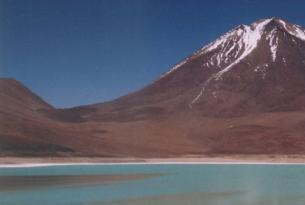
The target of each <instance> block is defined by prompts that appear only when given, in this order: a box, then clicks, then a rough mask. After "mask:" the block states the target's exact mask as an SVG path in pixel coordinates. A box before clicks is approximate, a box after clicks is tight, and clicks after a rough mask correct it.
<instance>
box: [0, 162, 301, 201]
mask: <svg viewBox="0 0 305 205" xmlns="http://www.w3.org/2000/svg"><path fill="white" fill-rule="evenodd" d="M0 204H1V205H161V204H162V205H304V204H305V166H303V165H203V164H201V165H199V164H198V165H70V166H50V167H29V168H0Z"/></svg>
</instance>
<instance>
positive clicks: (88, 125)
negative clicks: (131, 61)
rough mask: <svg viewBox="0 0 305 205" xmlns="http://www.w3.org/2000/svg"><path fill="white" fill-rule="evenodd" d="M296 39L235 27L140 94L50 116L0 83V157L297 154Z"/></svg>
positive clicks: (301, 144)
mask: <svg viewBox="0 0 305 205" xmlns="http://www.w3.org/2000/svg"><path fill="white" fill-rule="evenodd" d="M304 114H305V30H304V29H303V28H302V27H300V26H298V25H294V24H291V23H288V22H286V21H283V20H281V19H278V18H271V19H263V20H259V21H257V22H255V23H253V24H251V25H249V26H248V25H241V26H238V27H236V28H234V29H232V30H231V31H229V32H228V33H226V34H224V35H223V36H221V37H220V38H218V39H216V40H215V41H214V42H212V43H210V44H208V45H206V46H204V47H202V48H201V49H199V50H198V51H196V52H195V53H193V54H191V55H190V56H188V57H187V58H186V59H184V60H183V61H181V62H180V63H179V64H177V65H176V66H174V67H173V68H172V69H170V70H169V71H168V72H167V73H164V74H163V75H162V76H161V77H160V78H159V79H157V80H155V81H154V82H153V83H151V84H150V85H148V86H146V87H144V88H143V89H141V90H139V91H137V92H134V93H131V94H128V95H126V96H123V97H120V98H118V99H116V100H114V101H111V102H105V103H98V104H94V105H86V106H79V107H74V108H70V109H56V108H54V107H52V106H51V105H49V104H48V103H46V102H45V101H43V100H42V99H41V98H40V97H38V96H37V95H35V94H34V93H32V92H31V91H30V90H29V89H27V88H26V87H25V86H24V85H22V84H21V83H19V82H17V81H16V80H13V79H1V80H0V122H1V123H0V141H1V144H0V154H1V155H2V156H99V157H179V156H185V155H211V154H223V155H230V154H305V115H304Z"/></svg>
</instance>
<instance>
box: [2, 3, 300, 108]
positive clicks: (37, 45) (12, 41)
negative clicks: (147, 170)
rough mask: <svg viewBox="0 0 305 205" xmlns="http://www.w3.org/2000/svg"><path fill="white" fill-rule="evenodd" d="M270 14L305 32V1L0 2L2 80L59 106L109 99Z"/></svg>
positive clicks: (141, 84) (144, 82)
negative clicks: (20, 84)
mask: <svg viewBox="0 0 305 205" xmlns="http://www.w3.org/2000/svg"><path fill="white" fill-rule="evenodd" d="M273 16H276V17H280V18H283V19H286V20H288V21H290V22H292V23H296V24H299V25H302V26H305V1H302V0H299V1H298V0H295V1H291V0H290V1H288V0H287V1H283V0H282V1H281V0H270V1H266V0H264V1H263V0H231V1H229V0H218V1H217V0H211V1H203V0H202V1H199V0H175V1H174V0H107V1H103V0H27V1H23V0H0V76H1V77H13V78H15V79H17V80H19V81H21V82H23V83H24V84H25V85H27V86H28V87H29V88H30V89H31V90H33V91H34V92H35V93H37V94H38V95H39V96H41V97H42V98H44V99H45V100H46V101H47V102H49V103H51V104H52V105H54V106H56V107H72V106H75V105H82V104H90V103H96V102H102V101H107V100H111V99H114V98H116V97H118V96H121V95H124V94H127V93H128V92H131V91H135V90H137V89H140V88H141V87H143V86H145V85H147V84H149V83H150V82H152V81H153V80H155V79H156V78H158V77H159V76H160V74H162V73H164V72H166V71H167V70H168V69H170V68H171V67H172V66H173V65H175V64H176V63H177V62H179V61H180V60H182V59H183V58H185V57H186V56H188V55H189V54H191V53H192V52H194V51H196V50H197V49H198V48H200V47H201V46H203V45H205V44H207V43H208V42H210V41H212V40H214V39H215V38H217V37H218V36H220V35H221V34H223V33H224V32H226V31H228V30H230V29H231V28H233V27H235V26H237V25H239V24H250V23H252V22H254V21H256V20H258V19H262V18H269V17H273Z"/></svg>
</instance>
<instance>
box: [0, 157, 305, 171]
mask: <svg viewBox="0 0 305 205" xmlns="http://www.w3.org/2000/svg"><path fill="white" fill-rule="evenodd" d="M145 164H147V165H166V164H169V165H179V164H181V165H184V164H185V165H188V164H189V165H192V164H193V165H196V164H207V165H209V164H210V165H214V164H215V165H217V164H224V165H268V164H270V165H305V155H230V156H228V155H219V156H183V157H169V158H131V157H129V158H102V157H0V168H18V167H20V168H21V167H47V166H75V165H87V166H89V165H145Z"/></svg>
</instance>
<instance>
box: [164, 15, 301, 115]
mask: <svg viewBox="0 0 305 205" xmlns="http://www.w3.org/2000/svg"><path fill="white" fill-rule="evenodd" d="M304 60H305V30H304V29H303V28H302V27H300V26H298V25H293V24H290V23H288V22H286V21H283V20H281V19H277V18H270V19H264V20H259V21H257V22H254V23H253V24H251V25H240V26H237V27H236V28H234V29H232V30H231V31H229V32H227V33H226V34H224V35H223V36H221V37H220V38H218V39H216V40H215V41H214V42H212V43H210V44H208V45H206V46H204V47H202V48H201V49H199V50H198V51H196V52H195V53H193V54H192V55H191V56H189V57H188V58H186V59H185V60H183V61H182V62H180V63H179V64H178V65H176V66H174V67H173V68H172V69H170V70H169V71H168V72H167V73H165V74H164V75H162V76H161V79H160V80H159V83H160V82H162V83H166V82H167V83H166V84H167V87H171V85H172V84H181V82H184V85H183V86H184V87H187V88H188V93H189V94H192V96H189V98H188V105H189V107H190V108H193V107H194V106H196V104H201V109H200V110H204V109H205V108H204V107H210V106H212V107H214V105H218V107H217V108H215V110H214V111H216V110H219V109H222V108H221V107H223V106H225V107H226V108H225V109H228V108H227V105H229V104H230V102H231V100H233V99H232V98H235V99H234V100H233V101H237V99H236V97H238V98H245V96H244V97H242V96H241V95H242V94H243V93H244V95H246V96H247V97H246V98H247V99H248V100H250V98H252V97H253V99H251V101H249V102H248V103H250V104H253V103H254V104H261V103H259V102H258V101H259V100H258V99H259V98H258V97H259V96H260V95H263V96H264V98H265V99H266V98H269V99H270V100H271V102H272V101H273V100H272V99H273V97H272V96H273V95H276V96H277V97H276V99H277V100H278V99H279V98H280V97H279V95H280V96H282V97H283V98H284V96H285V95H284V94H283V92H288V85H289V87H291V86H292V84H297V83H298V85H297V87H296V88H295V90H300V89H303V88H304V86H303V87H300V86H299V84H302V85H303V84H304V77H305V75H304V72H305V64H304V63H305V61H304ZM288 79H290V80H288ZM286 80H287V82H286ZM178 81H180V83H178ZM283 81H285V82H283ZM169 82H171V83H170V84H169ZM271 82H272V85H269V84H271ZM267 84H268V87H266V88H264V86H266V85H267ZM304 85H305V84H304ZM176 86H177V85H176ZM275 86H277V88H275ZM292 87H293V86H292ZM245 88H248V89H250V88H251V89H252V90H255V95H256V97H255V98H254V96H250V93H251V92H252V91H250V90H246V89H245ZM195 90H197V92H195ZM272 90H274V91H272ZM279 90H281V93H277V92H278V91H279ZM267 92H268V93H267ZM290 92H291V91H290V90H289V93H290ZM294 92H295V91H293V93H294ZM263 93H264V94H263ZM189 94H188V95H189ZM211 96H212V98H211ZM233 96H235V97H233ZM286 97H287V96H286ZM240 100H241V99H240ZM244 100H246V99H243V100H242V101H241V102H244ZM248 100H247V101H248ZM220 101H225V102H226V103H220ZM241 102H239V103H241ZM280 102H281V101H279V102H278V103H279V104H281V103H280ZM210 103H212V104H211V105H209V106H207V104H210ZM219 103H220V104H222V105H220V104H219ZM235 103H237V102H235ZM235 103H234V104H235ZM274 103H275V102H274ZM203 104H205V106H204V107H202V106H203ZM225 104H226V105H225ZM253 106H254V105H253ZM291 106H292V105H291ZM291 106H288V107H290V108H287V109H292V107H291ZM254 107H256V108H254V109H255V110H260V109H262V108H258V107H257V106H254ZM260 107H261V105H260ZM262 107H265V106H262ZM302 107H303V105H302ZM264 109H265V108H264ZM285 109H286V108H285ZM222 110H223V109H222ZM267 110H268V109H267ZM208 112H211V111H210V110H209V111H208ZM222 112H223V111H221V113H222ZM230 112H231V111H230Z"/></svg>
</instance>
